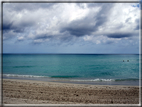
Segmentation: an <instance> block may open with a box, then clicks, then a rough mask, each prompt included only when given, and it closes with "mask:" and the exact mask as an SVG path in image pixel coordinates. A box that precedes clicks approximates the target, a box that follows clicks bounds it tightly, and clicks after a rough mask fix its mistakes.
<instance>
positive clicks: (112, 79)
mask: <svg viewBox="0 0 142 107" xmlns="http://www.w3.org/2000/svg"><path fill="white" fill-rule="evenodd" d="M71 81H86V82H87V81H88V82H89V81H91V82H93V81H115V80H114V79H99V78H97V79H89V80H71Z"/></svg>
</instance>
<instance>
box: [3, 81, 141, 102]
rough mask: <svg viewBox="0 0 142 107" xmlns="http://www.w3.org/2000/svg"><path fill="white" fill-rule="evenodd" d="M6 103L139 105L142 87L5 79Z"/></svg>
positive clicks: (4, 96) (4, 93) (4, 100)
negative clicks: (141, 88)
mask: <svg viewBox="0 0 142 107" xmlns="http://www.w3.org/2000/svg"><path fill="white" fill-rule="evenodd" d="M2 85H3V104H139V87H138V86H118V85H117V86H115V85H108V86H104V85H87V84H69V83H57V82H56V83H55V82H43V81H32V80H16V79H3V82H2Z"/></svg>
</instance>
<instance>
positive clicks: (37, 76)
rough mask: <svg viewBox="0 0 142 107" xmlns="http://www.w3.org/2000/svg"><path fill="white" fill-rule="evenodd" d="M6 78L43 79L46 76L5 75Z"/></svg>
mask: <svg viewBox="0 0 142 107" xmlns="http://www.w3.org/2000/svg"><path fill="white" fill-rule="evenodd" d="M3 76H6V77H27V78H40V77H41V78H43V77H46V76H36V75H18V74H3Z"/></svg>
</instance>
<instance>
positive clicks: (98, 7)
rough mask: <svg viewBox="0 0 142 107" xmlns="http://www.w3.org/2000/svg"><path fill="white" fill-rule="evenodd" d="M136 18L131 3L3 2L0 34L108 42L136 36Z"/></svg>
mask: <svg viewBox="0 0 142 107" xmlns="http://www.w3.org/2000/svg"><path fill="white" fill-rule="evenodd" d="M120 7H121V8H120ZM139 19H140V17H139V7H138V6H137V4H132V3H128V4H127V3H125V4H124V3H123V4H121V3H115V4H114V3H4V4H3V38H4V40H10V39H12V38H17V40H18V41H26V40H30V41H31V42H32V43H35V44H42V43H50V42H51V41H54V42H52V43H60V44H61V43H64V42H66V43H69V44H73V43H75V41H80V40H82V42H86V41H91V42H92V43H95V44H103V43H106V44H112V43H116V42H117V41H120V39H123V38H135V37H136V36H138V33H139V31H138V30H139Z"/></svg>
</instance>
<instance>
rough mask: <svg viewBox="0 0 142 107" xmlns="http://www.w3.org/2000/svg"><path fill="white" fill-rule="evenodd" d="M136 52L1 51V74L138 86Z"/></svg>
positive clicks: (61, 80) (39, 78)
mask: <svg viewBox="0 0 142 107" xmlns="http://www.w3.org/2000/svg"><path fill="white" fill-rule="evenodd" d="M139 72H140V57H139V55H138V54H3V55H2V74H3V75H2V77H3V78H4V79H22V80H36V81H48V82H61V83H74V84H91V85H129V86H139V79H140V78H139V74H140V73H139Z"/></svg>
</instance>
